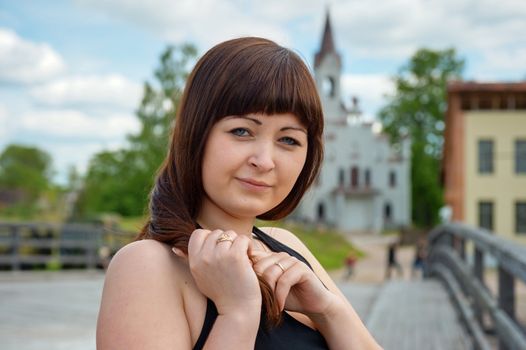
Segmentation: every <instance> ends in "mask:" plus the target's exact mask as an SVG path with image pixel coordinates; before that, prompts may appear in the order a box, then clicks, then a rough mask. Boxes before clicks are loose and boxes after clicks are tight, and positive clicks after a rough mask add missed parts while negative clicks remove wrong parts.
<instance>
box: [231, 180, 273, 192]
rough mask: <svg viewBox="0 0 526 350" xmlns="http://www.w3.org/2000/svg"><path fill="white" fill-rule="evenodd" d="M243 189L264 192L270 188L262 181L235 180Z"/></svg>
mask: <svg viewBox="0 0 526 350" xmlns="http://www.w3.org/2000/svg"><path fill="white" fill-rule="evenodd" d="M237 179H238V180H239V181H240V182H241V183H242V184H243V185H244V186H245V187H247V188H249V189H253V190H265V189H268V188H270V187H272V186H270V185H269V184H267V183H266V182H263V181H258V180H254V179H247V178H237Z"/></svg>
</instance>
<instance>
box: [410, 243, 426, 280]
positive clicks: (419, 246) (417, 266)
mask: <svg viewBox="0 0 526 350" xmlns="http://www.w3.org/2000/svg"><path fill="white" fill-rule="evenodd" d="M426 260H427V242H426V240H425V239H424V238H420V239H419V240H418V242H417V243H416V247H415V258H414V260H413V267H412V269H411V278H414V277H415V276H416V275H417V273H418V270H420V271H421V273H420V275H421V277H424V276H425V274H426V267H427V264H426V263H427V261H426Z"/></svg>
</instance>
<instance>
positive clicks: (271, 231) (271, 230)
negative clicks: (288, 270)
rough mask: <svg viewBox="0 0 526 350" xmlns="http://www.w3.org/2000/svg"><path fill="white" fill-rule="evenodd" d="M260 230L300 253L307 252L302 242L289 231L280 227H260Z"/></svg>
mask: <svg viewBox="0 0 526 350" xmlns="http://www.w3.org/2000/svg"><path fill="white" fill-rule="evenodd" d="M259 229H260V230H261V231H263V232H264V233H266V234H267V235H269V236H270V237H272V238H274V239H275V240H276V241H278V242H280V243H283V244H285V245H286V246H288V247H290V248H292V249H294V250H296V251H297V252H298V253H300V254H302V255H303V254H304V253H305V252H309V249H308V248H307V247H306V246H305V244H303V242H302V241H301V240H300V239H299V238H298V237H297V236H296V235H295V234H294V233H292V232H291V231H289V230H287V229H284V228H281V227H260V228H259Z"/></svg>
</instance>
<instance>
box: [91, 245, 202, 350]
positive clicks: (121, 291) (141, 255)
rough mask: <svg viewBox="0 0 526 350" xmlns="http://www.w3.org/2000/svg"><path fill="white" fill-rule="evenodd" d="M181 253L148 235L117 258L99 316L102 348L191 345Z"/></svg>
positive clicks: (98, 329)
mask: <svg viewBox="0 0 526 350" xmlns="http://www.w3.org/2000/svg"><path fill="white" fill-rule="evenodd" d="M175 259H176V257H175V256H173V254H171V250H170V249H169V247H167V246H166V245H164V244H162V243H159V242H156V241H152V240H143V241H138V242H134V243H131V244H129V245H127V246H125V247H124V248H122V249H121V250H120V251H119V252H118V253H117V254H116V255H115V256H114V257H113V259H112V261H111V263H110V266H109V268H108V271H107V273H106V279H105V283H104V290H103V293H102V301H101V306H100V311H99V317H98V321H97V349H99V350H106V349H132V350H133V349H190V348H191V347H192V346H191V339H190V330H189V326H188V321H187V319H186V315H185V313H184V307H183V297H182V289H181V283H180V281H179V279H178V278H176V277H172V276H174V275H176V274H175V273H174V261H173V260H175Z"/></svg>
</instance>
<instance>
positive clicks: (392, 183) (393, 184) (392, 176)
mask: <svg viewBox="0 0 526 350" xmlns="http://www.w3.org/2000/svg"><path fill="white" fill-rule="evenodd" d="M389 187H396V173H395V172H394V170H391V171H390V172H389Z"/></svg>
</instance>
